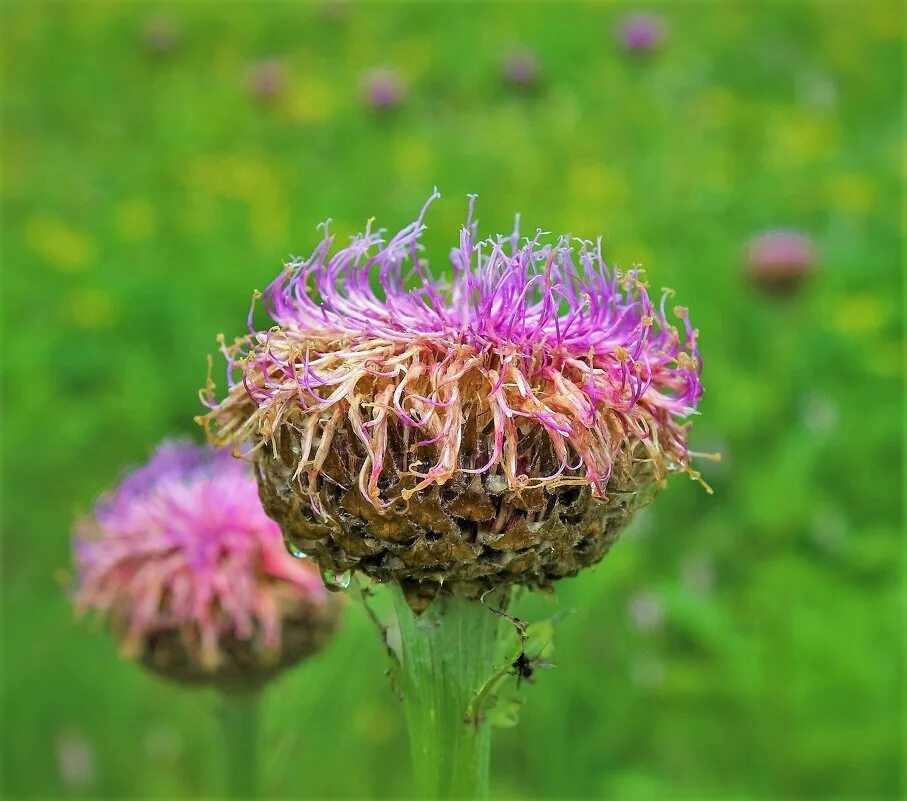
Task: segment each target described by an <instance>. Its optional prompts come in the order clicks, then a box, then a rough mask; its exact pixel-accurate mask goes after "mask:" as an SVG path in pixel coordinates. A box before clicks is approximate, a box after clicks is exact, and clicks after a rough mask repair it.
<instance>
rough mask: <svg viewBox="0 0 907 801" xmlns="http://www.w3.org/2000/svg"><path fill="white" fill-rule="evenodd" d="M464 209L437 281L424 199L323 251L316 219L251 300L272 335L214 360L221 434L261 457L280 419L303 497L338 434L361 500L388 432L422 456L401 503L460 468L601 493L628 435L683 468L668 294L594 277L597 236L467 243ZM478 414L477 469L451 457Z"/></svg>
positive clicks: (374, 496) (682, 410)
mask: <svg viewBox="0 0 907 801" xmlns="http://www.w3.org/2000/svg"><path fill="white" fill-rule="evenodd" d="M437 196H438V195H434V196H433V197H432V199H434V198H435V197H437ZM472 205H473V204H472V202H470V215H469V219H468V220H467V223H466V226H465V227H464V228H463V229H462V231H461V232H460V238H459V244H458V245H457V246H456V247H454V248H453V250H452V252H451V263H452V266H453V271H452V272H453V275H452V278H440V277H436V276H435V275H434V274H433V272H432V269H431V267H430V266H429V264H428V262H427V260H426V259H425V258H424V257H423V255H422V248H421V245H420V242H419V239H420V237H421V235H422V233H423V231H424V230H425V225H424V223H423V220H424V216H425V212H426V210H427V208H428V204H426V207H425V208H424V209H423V210H422V213H421V214H420V215H419V218H418V219H417V220H416V221H415V222H414V223H412V224H411V225H408V226H407V227H405V228H404V229H403V230H401V231H399V232H398V233H397V234H396V235H394V236H392V237H390V238H385V236H384V233H383V231H374V230H372V228H371V226H369V227H367V229H366V231H365V233H364V234H361V235H359V236H357V237H355V238H354V239H353V240H352V242H351V244H350V245H348V246H347V247H345V248H340V249H339V250H336V251H333V249H334V238H333V236H332V235H331V234H330V233H329V231H328V226H327V225H325V226H324V239H323V240H322V242H321V244H320V245H319V246H318V247H317V248H316V249H315V251H314V252H313V253H312V255H311V256H310V257H309V258H307V259H303V260H296V261H294V262H292V263H291V264H289V265H287V268H286V269H285V270H284V271H283V273H281V274H280V275H279V276H278V277H277V279H276V280H275V281H274V282H273V283H272V284H271V285H270V286H269V287H268V289H267V290H266V292H265V293H264V298H263V302H264V306H265V309H266V310H267V312H268V313H269V315H270V316H271V318H272V319H273V320H274V322H275V323H276V324H277V325H276V327H275V328H273V329H271V330H269V331H263V332H258V331H255V330H254V329H253V330H252V331H251V335H250V336H249V337H248V338H246V339H245V340H242V341H240V342H239V343H238V344H237V345H235V346H234V347H233V348H225V350H224V352H225V355H226V357H227V361H228V374H229V375H228V381H229V385H230V387H231V390H230V393H229V395H228V397H227V398H226V399H225V400H224V401H223V402H222V403H220V404H218V403H217V402H215V401H214V400H213V399H212V400H211V406H212V408H213V409H214V411H213V412H212V415H210V416H209V417H208V421H209V422H213V423H214V425H215V428H217V429H218V430H219V431H220V432H221V434H220V436H222V437H223V438H227V439H230V440H231V441H239V442H247V441H251V443H252V445H253V446H258V447H261V446H262V444H263V442H264V441H267V440H269V439H270V437H271V436H273V432H275V431H276V429H277V428H278V427H279V425H280V424H281V423H284V422H287V423H289V422H290V421H292V424H293V425H294V426H297V427H298V426H301V429H300V431H301V432H302V433H303V447H302V450H301V451H300V452H299V454H298V455H297V465H298V470H297V474H298V475H301V476H305V475H307V476H309V478H310V488H311V491H312V493H313V494H315V492H316V486H317V483H318V469H319V466H320V465H321V464H323V462H324V459H325V458H326V456H327V451H328V449H329V448H330V439H331V432H332V431H333V430H334V429H335V428H336V427H337V426H338V425H341V424H349V425H351V426H352V427H353V429H354V430H355V432H356V433H357V436H358V437H359V438H360V439H361V441H362V443H363V445H364V446H365V447H366V449H367V450H368V452H369V469H368V470H367V471H365V472H364V473H363V474H362V476H360V489H361V492H362V495H363V496H364V497H365V498H366V499H368V501H369V502H370V503H373V504H375V505H380V504H381V500H380V497H379V496H380V494H381V493H380V491H379V485H380V482H381V477H382V473H383V471H384V467H385V464H384V460H385V456H386V452H387V449H388V446H389V442H388V436H389V427H390V426H391V424H392V423H400V424H402V425H403V427H404V428H405V429H406V430H408V431H409V434H408V436H410V437H412V438H413V439H414V441H420V442H421V444H426V445H432V446H433V450H434V455H435V459H434V462H433V463H426V462H425V460H424V459H420V460H419V464H418V465H417V464H415V463H413V464H412V465H411V473H412V475H416V476H418V477H419V478H420V480H419V482H418V483H417V485H416V486H415V488H413V489H409V490H405V491H404V492H403V496H404V497H407V496H410V495H412V494H413V492H417V491H418V490H420V489H424V488H426V487H428V486H430V485H432V484H439V485H440V484H443V483H444V482H445V481H447V480H449V479H450V478H451V477H452V476H453V475H454V474H455V473H457V472H459V471H466V472H469V473H486V472H494V471H499V472H500V473H501V474H502V477H503V479H504V480H505V481H506V483H507V484H508V485H509V486H511V487H513V488H518V487H525V486H528V485H532V484H545V485H549V484H557V483H559V482H569V483H575V482H576V481H581V482H583V483H588V484H589V485H590V486H592V487H593V489H594V490H595V492H596V493H599V494H604V493H605V484H606V482H607V480H608V478H609V477H610V475H611V471H612V468H613V466H614V462H615V458H616V456H617V454H618V453H619V452H620V450H621V449H623V448H625V447H628V445H629V443H630V442H635V443H637V445H638V446H639V447H640V448H642V449H643V450H645V451H646V452H648V453H649V455H650V457H652V458H654V459H656V461H657V463H658V464H665V463H666V462H671V463H672V464H673V465H674V466H675V467H676V466H686V465H687V464H688V462H689V459H688V453H687V450H686V442H685V436H684V433H683V432H684V429H683V427H682V426H681V424H680V421H682V420H683V419H684V418H686V417H688V416H689V415H692V414H693V413H694V412H695V410H696V405H697V403H698V401H699V398H700V396H701V394H702V384H701V382H700V378H699V376H700V372H701V369H702V365H701V360H700V357H699V351H698V348H697V345H696V338H697V332H696V330H695V329H694V328H693V327H692V324H691V323H690V320H689V316H688V314H687V310H686V309H685V308H684V307H681V306H677V307H675V308H674V311H673V313H674V316H675V317H676V318H677V319H678V320H679V323H680V328H679V329H678V328H677V327H676V326H675V325H674V324H672V323H671V322H670V321H669V311H668V299H669V297H670V293H668V292H665V293H664V294H663V295H662V297H661V299H660V301H657V302H656V301H653V300H652V299H651V298H650V296H649V292H648V285H647V283H646V282H645V281H644V280H643V278H642V274H641V272H640V270H639V269H636V268H634V269H631V270H629V271H627V272H621V271H619V270H611V269H609V268H608V267H607V265H606V264H605V262H604V259H603V257H602V253H601V241H600V240H599V241H596V242H590V241H585V240H578V239H574V238H572V237H569V236H559V237H556V238H553V239H551V238H549V237H548V236H547V235H546V234H543V233H542V232H541V231H538V232H536V233H535V234H534V235H533V236H531V237H527V238H523V239H521V238H520V236H519V233H518V232H517V231H516V230H515V231H514V232H513V233H512V234H510V235H509V236H496V237H492V238H490V239H485V240H479V239H478V236H477V224H476V223H475V222H473V220H472ZM332 251H333V252H332ZM238 407H242V410H241V411H240V409H239V408H238ZM237 414H239V415H240V417H241V418H242V424H240V420H239V419H236V415H237ZM477 415H482V416H485V417H487V428H488V431H489V432H490V433H489V436H490V442H491V445H492V447H491V450H490V452H489V453H488V455H487V461H486V462H485V463H484V464H481V465H478V464H471V463H470V464H469V465H466V464H464V463H463V461H462V457H464V455H466V456H468V455H469V454H464V451H465V450H466V449H467V447H468V445H467V442H466V439H465V431H464V428H465V426H466V425H467V421H468V419H470V418H474V417H475V416H477ZM246 418H248V419H246ZM307 427H308V428H309V429H310V430H311V434H306V433H305V431H306V430H307ZM527 428H532V429H537V430H538V431H540V432H544V435H545V436H546V437H547V438H548V439H549V440H550V444H551V447H553V448H554V450H555V452H556V453H557V454H559V461H560V464H559V466H558V468H557V470H556V471H555V472H554V473H553V474H552V475H548V476H540V475H534V474H533V473H532V471H531V468H530V466H529V465H526V464H523V463H522V462H521V460H520V459H519V458H518V456H517V454H518V451H519V440H520V438H521V436H522V432H524V431H525V430H526V429H527ZM316 432H318V433H319V436H317V437H316V436H315V434H316ZM227 435H229V436H227ZM634 447H635V446H634Z"/></svg>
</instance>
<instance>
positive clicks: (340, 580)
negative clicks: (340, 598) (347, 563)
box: [321, 568, 353, 592]
mask: <svg viewBox="0 0 907 801" xmlns="http://www.w3.org/2000/svg"><path fill="white" fill-rule="evenodd" d="M321 580H322V581H323V582H324V586H325V589H327V590H328V591H330V592H343V591H344V590H345V589H346V588H347V587H349V586H350V582H351V581H352V580H353V571H352V570H345V571H343V572H342V573H337V572H335V571H333V570H325V569H324V568H322V570H321Z"/></svg>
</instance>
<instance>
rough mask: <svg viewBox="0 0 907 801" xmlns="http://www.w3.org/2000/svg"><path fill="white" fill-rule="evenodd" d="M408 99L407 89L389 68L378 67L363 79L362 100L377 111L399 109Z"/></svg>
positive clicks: (397, 75)
mask: <svg viewBox="0 0 907 801" xmlns="http://www.w3.org/2000/svg"><path fill="white" fill-rule="evenodd" d="M405 97H406V87H405V86H404V85H403V81H402V80H401V78H400V76H399V74H398V73H397V72H396V71H395V70H393V69H391V68H389V67H376V68H375V69H372V70H369V71H368V72H366V73H365V75H364V76H363V78H362V100H363V102H364V103H365V105H366V106H368V107H369V108H371V109H374V110H375V111H389V110H391V109H394V108H397V107H398V106H399V105H400V104H401V103H402V102H403V99H404V98H405Z"/></svg>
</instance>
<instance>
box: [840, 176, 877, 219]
mask: <svg viewBox="0 0 907 801" xmlns="http://www.w3.org/2000/svg"><path fill="white" fill-rule="evenodd" d="M829 199H830V201H831V205H832V206H833V207H834V208H836V209H837V210H839V211H844V212H849V213H852V214H862V213H864V212H867V211H869V210H870V209H871V208H872V206H873V203H874V201H875V187H874V185H873V183H872V181H871V180H869V178H867V177H866V176H864V175H860V174H859V173H856V172H845V173H839V174H838V175H834V176H832V179H831V186H830V187H829Z"/></svg>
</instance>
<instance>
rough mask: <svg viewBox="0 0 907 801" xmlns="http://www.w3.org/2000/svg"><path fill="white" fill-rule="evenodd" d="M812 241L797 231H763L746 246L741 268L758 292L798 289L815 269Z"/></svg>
mask: <svg viewBox="0 0 907 801" xmlns="http://www.w3.org/2000/svg"><path fill="white" fill-rule="evenodd" d="M816 263H817V255H816V247H815V245H814V244H813V241H812V240H811V239H810V238H809V237H808V236H807V235H806V234H802V233H800V232H798V231H784V230H776V231H766V232H765V233H762V234H759V235H758V236H756V237H754V238H753V239H751V240H750V242H749V243H748V244H747V247H746V259H745V268H746V271H747V273H748V275H749V278H750V280H752V282H753V283H754V284H755V285H756V286H758V287H759V288H760V289H762V290H764V291H766V292H768V293H772V294H778V295H786V294H790V293H791V292H793V291H795V290H796V289H798V288H799V287H800V286H801V285H802V284H803V283H804V282H805V281H806V279H807V278H808V277H809V276H810V275H811V274H812V272H813V271H814V270H815V268H816Z"/></svg>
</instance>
